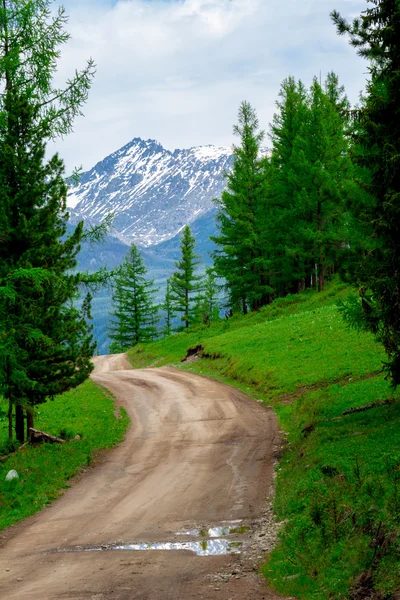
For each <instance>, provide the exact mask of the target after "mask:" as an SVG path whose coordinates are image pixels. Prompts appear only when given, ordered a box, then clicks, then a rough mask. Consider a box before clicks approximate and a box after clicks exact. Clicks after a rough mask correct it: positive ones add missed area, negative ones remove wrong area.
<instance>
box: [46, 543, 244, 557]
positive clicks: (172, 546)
mask: <svg viewBox="0 0 400 600" xmlns="http://www.w3.org/2000/svg"><path fill="white" fill-rule="evenodd" d="M241 546H242V542H240V541H234V542H231V541H229V540H226V539H207V540H206V539H204V540H201V541H199V542H150V543H146V542H140V543H136V544H115V545H114V544H104V545H102V546H86V547H85V546H74V547H70V548H58V549H57V550H56V551H55V552H57V553H60V552H104V551H106V550H131V551H135V550H136V551H141V552H143V551H147V550H189V551H190V552H194V553H195V554H196V555H197V556H220V555H223V554H239V553H240V547H241Z"/></svg>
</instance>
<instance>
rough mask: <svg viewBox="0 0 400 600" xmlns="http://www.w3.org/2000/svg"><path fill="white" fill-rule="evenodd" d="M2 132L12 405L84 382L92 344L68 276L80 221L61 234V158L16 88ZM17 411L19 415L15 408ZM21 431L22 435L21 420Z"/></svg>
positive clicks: (2, 371)
mask: <svg viewBox="0 0 400 600" xmlns="http://www.w3.org/2000/svg"><path fill="white" fill-rule="evenodd" d="M5 109H6V112H7V116H8V124H7V128H4V129H3V130H2V131H1V132H0V155H1V156H2V161H1V162H0V206H1V212H2V215H3V223H4V226H3V231H4V239H3V241H2V243H1V245H0V332H1V337H0V345H1V350H2V351H1V353H0V355H1V359H0V389H1V391H2V393H3V394H4V396H5V397H6V398H7V399H8V400H9V401H10V404H14V405H16V407H17V410H18V407H22V406H24V407H25V406H29V407H33V406H35V405H37V404H40V403H42V402H45V400H46V398H47V397H49V396H50V397H51V396H54V395H55V394H59V393H61V392H63V391H65V390H66V389H69V388H71V387H75V386H77V385H79V384H80V383H81V382H82V381H84V380H85V379H86V378H87V377H88V375H89V373H90V372H91V370H92V368H93V367H92V364H91V362H90V358H91V356H92V355H93V353H94V348H95V345H94V344H93V341H92V337H91V333H90V332H91V328H90V326H89V325H88V324H87V321H86V318H87V317H88V316H89V315H88V314H87V313H88V311H89V306H88V303H87V302H86V304H85V309H84V310H83V311H81V312H79V311H78V310H77V309H76V308H75V307H74V306H73V304H72V300H73V299H74V298H75V297H77V293H78V288H79V286H80V283H81V281H82V278H81V276H80V275H72V274H70V273H71V270H72V269H74V268H75V266H76V260H75V257H76V254H77V253H78V251H79V243H80V240H81V237H82V224H80V225H79V226H78V227H77V228H76V229H75V231H74V233H73V234H72V235H71V236H70V237H68V238H66V239H65V238H64V241H60V238H62V237H63V236H64V235H65V231H66V222H67V219H68V215H67V213H66V212H65V210H66V193H67V189H66V185H65V182H64V176H63V175H64V171H63V164H62V162H61V160H60V159H59V158H58V156H54V157H53V158H51V159H50V160H49V161H48V162H45V159H44V154H45V144H44V142H43V132H42V128H41V127H40V126H38V125H35V118H36V116H37V110H38V109H37V107H35V106H34V105H32V103H29V102H28V101H27V99H26V97H25V96H22V97H21V96H20V95H19V94H17V93H16V92H15V91H14V90H11V91H10V92H9V93H8V97H7V99H6V103H5ZM17 414H20V413H18V412H17ZM17 433H18V437H19V439H21V440H23V430H22V431H21V423H20V424H19V429H18V432H17Z"/></svg>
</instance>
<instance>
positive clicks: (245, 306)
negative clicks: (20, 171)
mask: <svg viewBox="0 0 400 600" xmlns="http://www.w3.org/2000/svg"><path fill="white" fill-rule="evenodd" d="M242 303H243V314H244V315H247V304H246V298H242Z"/></svg>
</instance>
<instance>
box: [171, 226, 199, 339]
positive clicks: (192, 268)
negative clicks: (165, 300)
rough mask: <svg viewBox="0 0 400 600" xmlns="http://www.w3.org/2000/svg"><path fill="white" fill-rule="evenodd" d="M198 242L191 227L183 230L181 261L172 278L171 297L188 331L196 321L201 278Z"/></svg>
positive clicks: (177, 263)
mask: <svg viewBox="0 0 400 600" xmlns="http://www.w3.org/2000/svg"><path fill="white" fill-rule="evenodd" d="M195 243H196V240H195V238H194V237H193V236H192V233H191V231H190V227H189V225H186V227H185V228H184V230H183V234H182V238H181V259H180V260H178V261H177V262H176V263H175V267H176V270H175V272H174V273H173V275H172V277H171V280H170V281H171V297H172V301H173V304H174V308H175V311H176V312H177V313H180V314H181V321H182V322H183V324H184V327H185V329H187V328H188V327H189V326H190V325H191V324H192V323H193V321H194V319H195V314H194V306H193V305H194V303H195V300H196V297H195V295H196V292H197V289H198V282H199V276H198V275H196V267H197V266H198V265H199V263H200V261H199V259H198V258H197V255H196V253H195Z"/></svg>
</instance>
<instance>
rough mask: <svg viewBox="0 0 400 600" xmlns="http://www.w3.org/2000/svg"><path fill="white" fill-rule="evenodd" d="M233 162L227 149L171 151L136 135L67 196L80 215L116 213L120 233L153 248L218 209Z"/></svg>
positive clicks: (96, 217)
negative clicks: (214, 200)
mask: <svg viewBox="0 0 400 600" xmlns="http://www.w3.org/2000/svg"><path fill="white" fill-rule="evenodd" d="M232 164H233V155H232V150H231V149H230V148H226V147H216V146H211V145H210V146H196V147H193V148H189V149H186V150H179V149H178V150H174V151H173V152H171V151H169V150H166V149H165V148H163V146H161V144H159V143H158V142H157V141H156V140H142V139H140V138H134V139H133V140H132V141H131V142H129V144H126V146H124V147H123V148H121V149H119V150H117V151H116V152H114V153H113V154H111V155H110V156H108V157H106V158H105V159H104V160H103V161H101V162H99V163H98V164H97V165H95V167H93V169H91V170H90V171H87V172H86V173H83V174H82V175H81V177H80V181H79V184H78V185H75V186H74V187H72V188H71V189H70V191H69V195H68V206H69V207H70V208H71V209H72V212H73V215H74V216H75V217H76V218H83V219H84V220H85V221H86V222H87V223H89V224H99V223H101V222H102V221H103V220H104V218H105V217H106V216H107V215H108V214H109V213H113V214H114V215H115V219H114V227H115V235H116V236H118V237H119V238H120V239H122V240H124V241H125V242H131V241H134V242H136V243H137V244H139V245H141V246H151V245H154V244H158V243H160V242H163V241H166V240H169V239H171V238H173V237H174V236H175V235H177V233H179V232H180V231H181V230H182V228H183V227H184V226H185V225H187V224H191V223H193V222H194V221H195V220H196V219H198V218H199V217H202V216H206V215H207V214H210V218H213V217H212V216H211V215H212V214H213V213H214V212H215V211H214V209H215V205H214V203H213V199H214V198H218V197H220V195H221V193H222V191H223V189H224V188H225V178H224V174H225V173H226V172H229V171H230V169H231V168H232Z"/></svg>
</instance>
